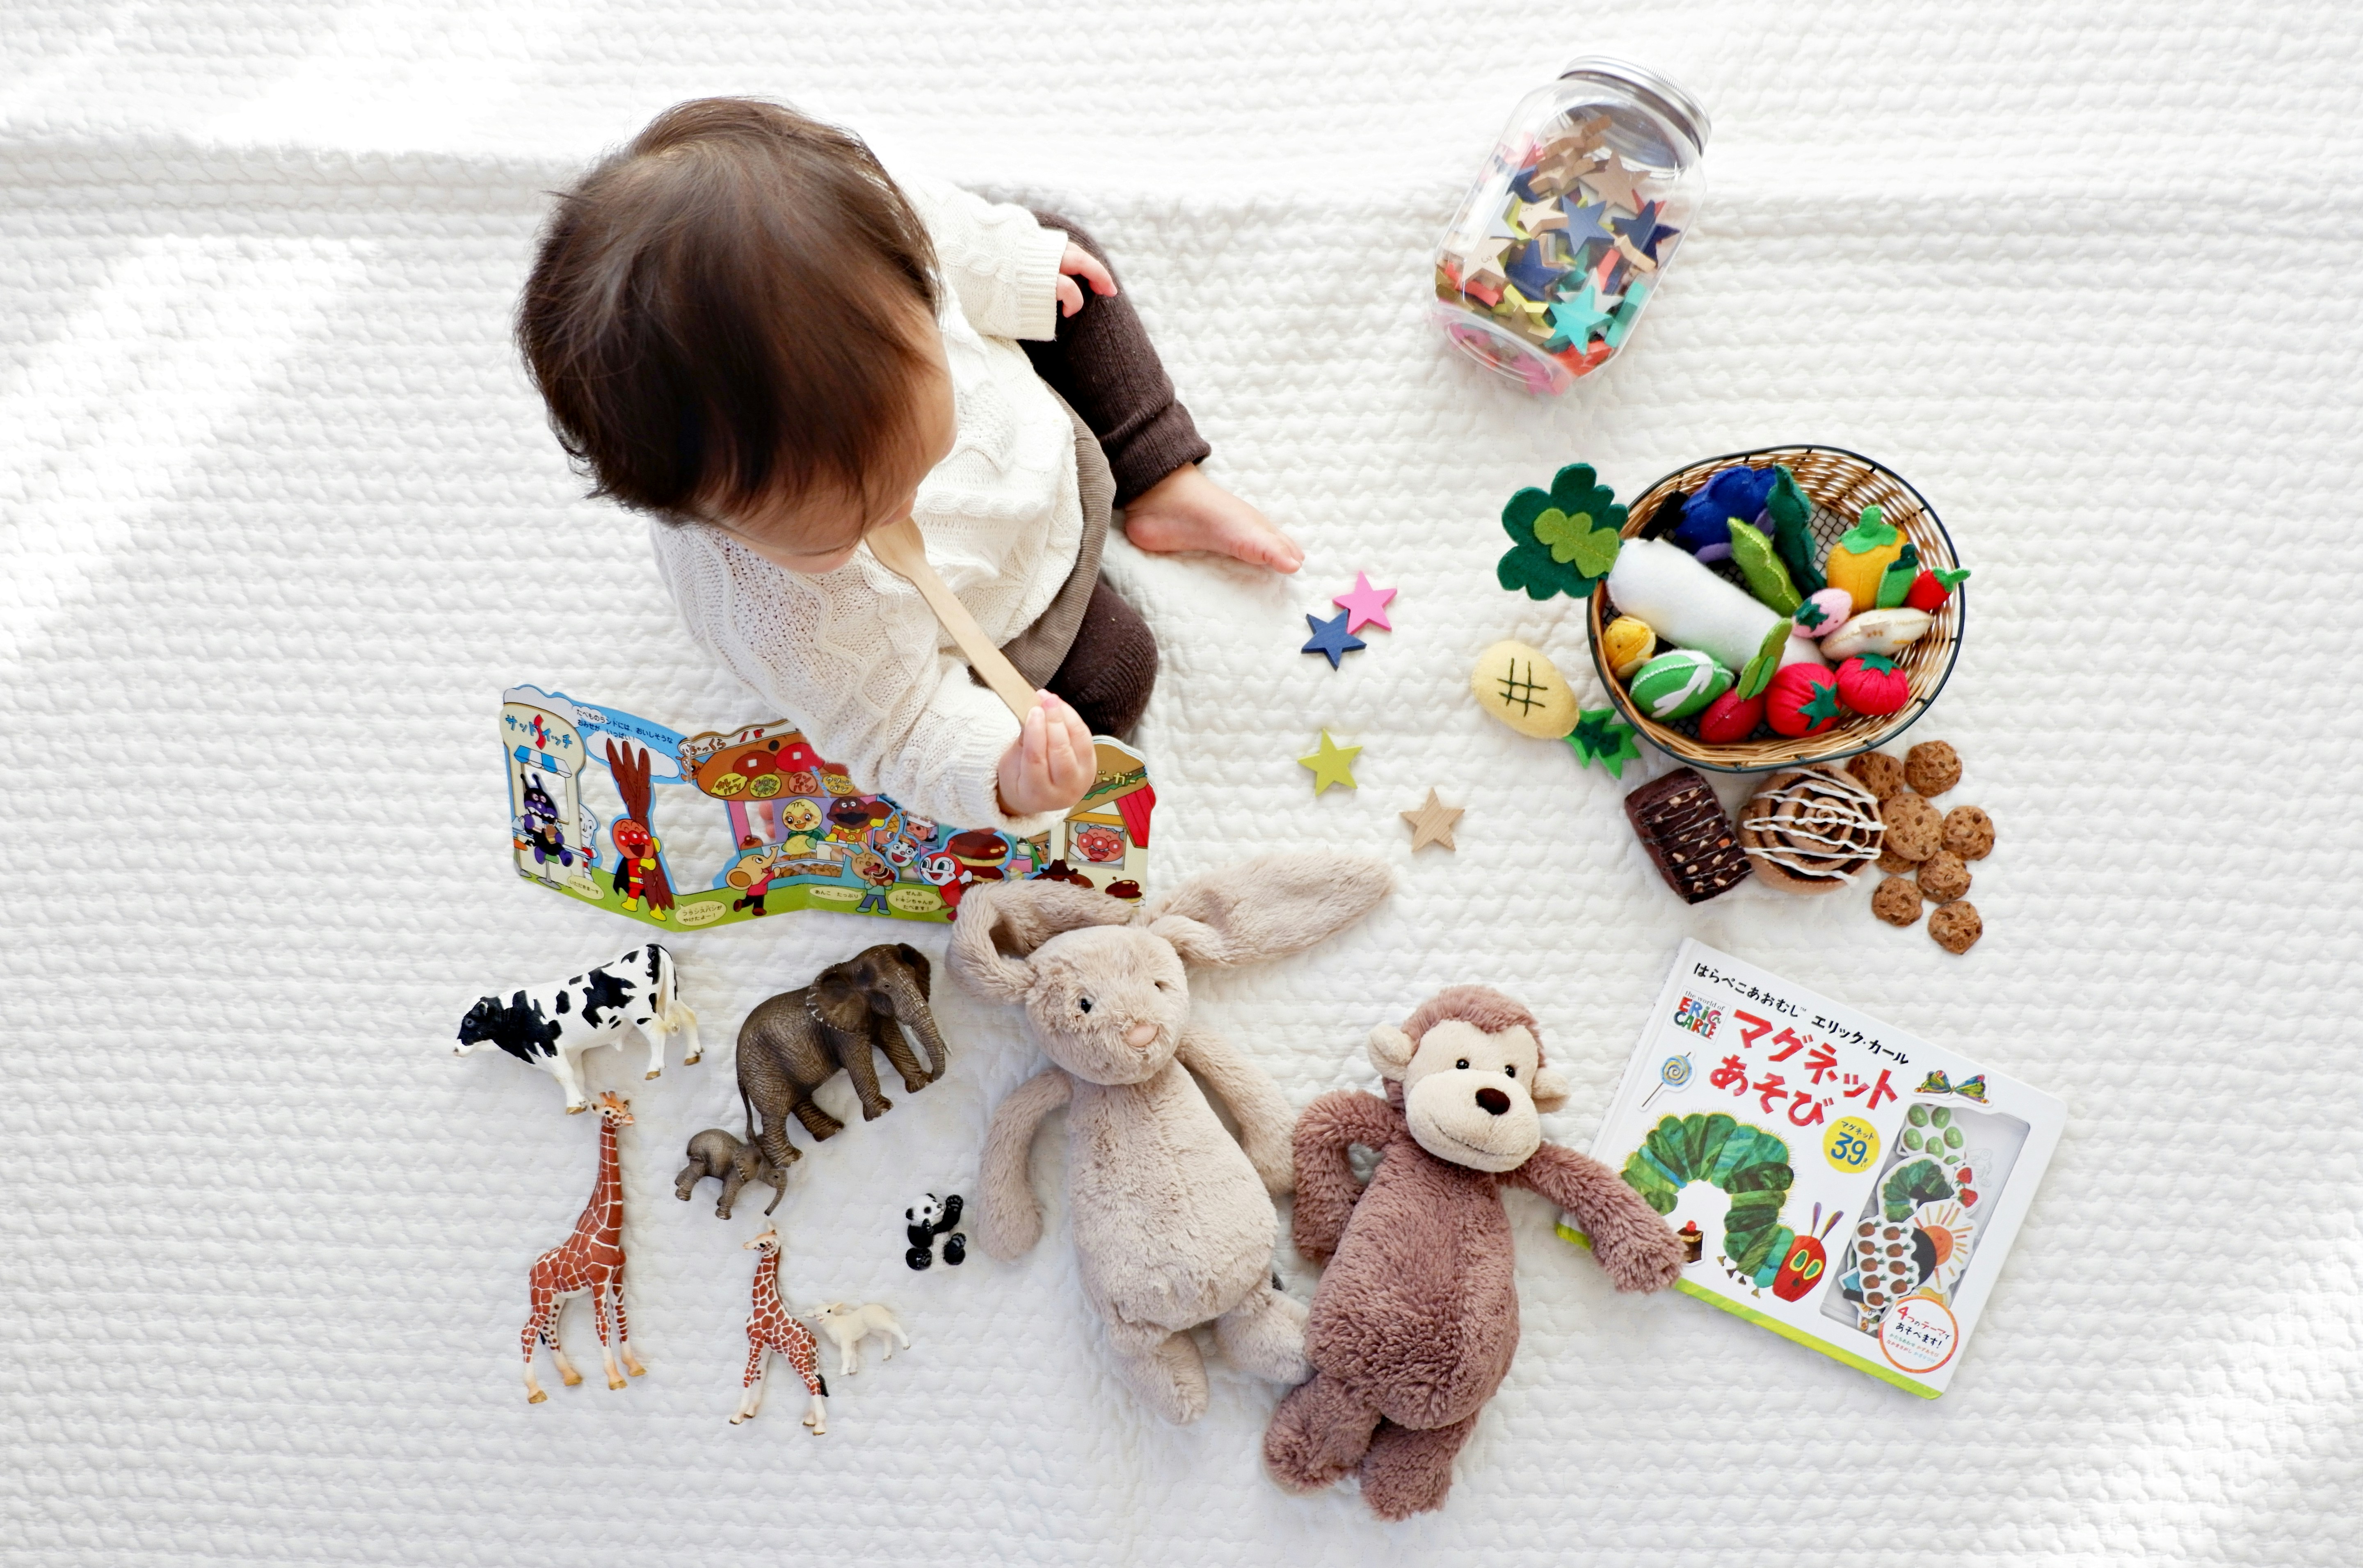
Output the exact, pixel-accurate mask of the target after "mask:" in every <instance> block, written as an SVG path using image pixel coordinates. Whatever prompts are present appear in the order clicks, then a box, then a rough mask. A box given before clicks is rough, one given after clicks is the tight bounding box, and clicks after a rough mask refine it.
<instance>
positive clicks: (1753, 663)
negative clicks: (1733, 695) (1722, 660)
mask: <svg viewBox="0 0 2363 1568" xmlns="http://www.w3.org/2000/svg"><path fill="white" fill-rule="evenodd" d="M1788 650H1789V623H1788V622H1786V621H1780V622H1777V623H1775V624H1774V626H1773V628H1772V629H1771V630H1769V631H1768V632H1766V633H1765V634H1764V642H1763V645H1762V646H1761V647H1759V648H1758V649H1757V651H1756V657H1755V658H1753V659H1750V660H1749V661H1748V662H1747V668H1745V669H1743V670H1741V671H1740V672H1739V680H1738V682H1737V684H1735V685H1734V686H1733V687H1732V688H1731V689H1732V690H1733V691H1735V692H1737V693H1738V694H1739V695H1740V698H1741V699H1742V700H1743V701H1745V700H1746V699H1747V698H1749V697H1760V696H1762V695H1764V688H1765V687H1767V686H1769V685H1770V684H1772V677H1773V675H1774V674H1776V673H1779V671H1780V668H1781V654H1783V653H1785V652H1787V651H1788Z"/></svg>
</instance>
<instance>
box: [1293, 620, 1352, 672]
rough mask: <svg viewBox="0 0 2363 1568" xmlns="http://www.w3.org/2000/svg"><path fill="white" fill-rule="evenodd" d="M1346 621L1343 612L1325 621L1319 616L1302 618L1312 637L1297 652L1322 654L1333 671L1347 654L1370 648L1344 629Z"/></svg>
mask: <svg viewBox="0 0 2363 1568" xmlns="http://www.w3.org/2000/svg"><path fill="white" fill-rule="evenodd" d="M1346 619H1347V616H1346V612H1345V611H1344V610H1339V611H1338V612H1337V615H1335V616H1334V617H1330V618H1329V619H1327V620H1323V619H1322V618H1321V617H1319V616H1315V615H1307V616H1306V617H1304V624H1305V625H1306V626H1309V627H1311V628H1313V637H1312V639H1311V640H1309V641H1308V642H1306V643H1305V645H1304V647H1303V648H1301V649H1299V650H1298V651H1299V652H1301V653H1319V654H1322V655H1324V656H1326V658H1327V659H1328V661H1329V668H1331V669H1332V670H1335V669H1336V668H1337V663H1338V661H1339V660H1341V659H1343V658H1344V657H1345V656H1346V655H1347V654H1348V653H1351V652H1353V651H1356V650H1357V649H1361V648H1367V647H1369V646H1370V644H1369V643H1366V642H1364V641H1363V640H1362V639H1360V638H1359V637H1356V636H1355V635H1354V634H1353V633H1351V632H1349V631H1348V630H1347V629H1346Z"/></svg>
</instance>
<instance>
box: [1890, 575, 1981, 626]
mask: <svg viewBox="0 0 2363 1568" xmlns="http://www.w3.org/2000/svg"><path fill="white" fill-rule="evenodd" d="M1968 580H1969V568H1967V567H1963V568H1961V569H1960V570H1959V571H1952V570H1948V569H1947V568H1944V567H1925V566H1924V567H1922V568H1921V569H1920V575H1919V576H1917V577H1914V579H1912V591H1911V592H1910V593H1909V594H1906V595H1903V602H1904V603H1905V604H1907V605H1909V606H1912V607H1913V608H1914V609H1915V610H1925V611H1926V612H1927V613H1928V614H1930V615H1932V616H1933V615H1935V614H1936V612H1937V611H1938V610H1940V609H1942V608H1944V606H1945V601H1946V600H1947V599H1949V598H1951V597H1952V596H1953V590H1954V589H1956V588H1958V587H1959V586H1960V585H1961V584H1963V583H1964V582H1967V581H1968Z"/></svg>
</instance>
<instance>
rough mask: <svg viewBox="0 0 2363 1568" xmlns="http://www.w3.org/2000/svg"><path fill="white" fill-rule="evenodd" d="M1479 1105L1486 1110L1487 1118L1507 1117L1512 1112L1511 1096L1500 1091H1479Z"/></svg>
mask: <svg viewBox="0 0 2363 1568" xmlns="http://www.w3.org/2000/svg"><path fill="white" fill-rule="evenodd" d="M1477 1103H1478V1104H1479V1105H1480V1106H1483V1107H1484V1108H1485V1114H1486V1115H1487V1116H1507V1115H1508V1114H1509V1111H1510V1096H1509V1095H1505V1094H1503V1093H1502V1091H1501V1090H1499V1089H1480V1090H1478V1091H1477Z"/></svg>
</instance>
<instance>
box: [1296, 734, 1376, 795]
mask: <svg viewBox="0 0 2363 1568" xmlns="http://www.w3.org/2000/svg"><path fill="white" fill-rule="evenodd" d="M1361 754H1362V749H1361V748H1360V747H1359V746H1340V745H1338V744H1337V742H1336V741H1335V740H1330V739H1329V732H1328V731H1327V730H1326V729H1325V730H1323V731H1322V732H1321V749H1320V750H1319V751H1315V752H1314V753H1313V754H1312V755H1311V756H1308V757H1299V758H1297V759H1296V765H1297V766H1298V767H1300V768H1310V769H1312V770H1313V793H1314V794H1315V795H1319V794H1320V793H1321V792H1322V791H1323V790H1325V789H1327V788H1328V787H1329V786H1330V785H1331V784H1344V785H1345V786H1346V787H1347V788H1348V789H1357V788H1359V787H1360V786H1359V785H1358V784H1355V783H1354V759H1355V758H1357V757H1359V756H1360V755H1361Z"/></svg>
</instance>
